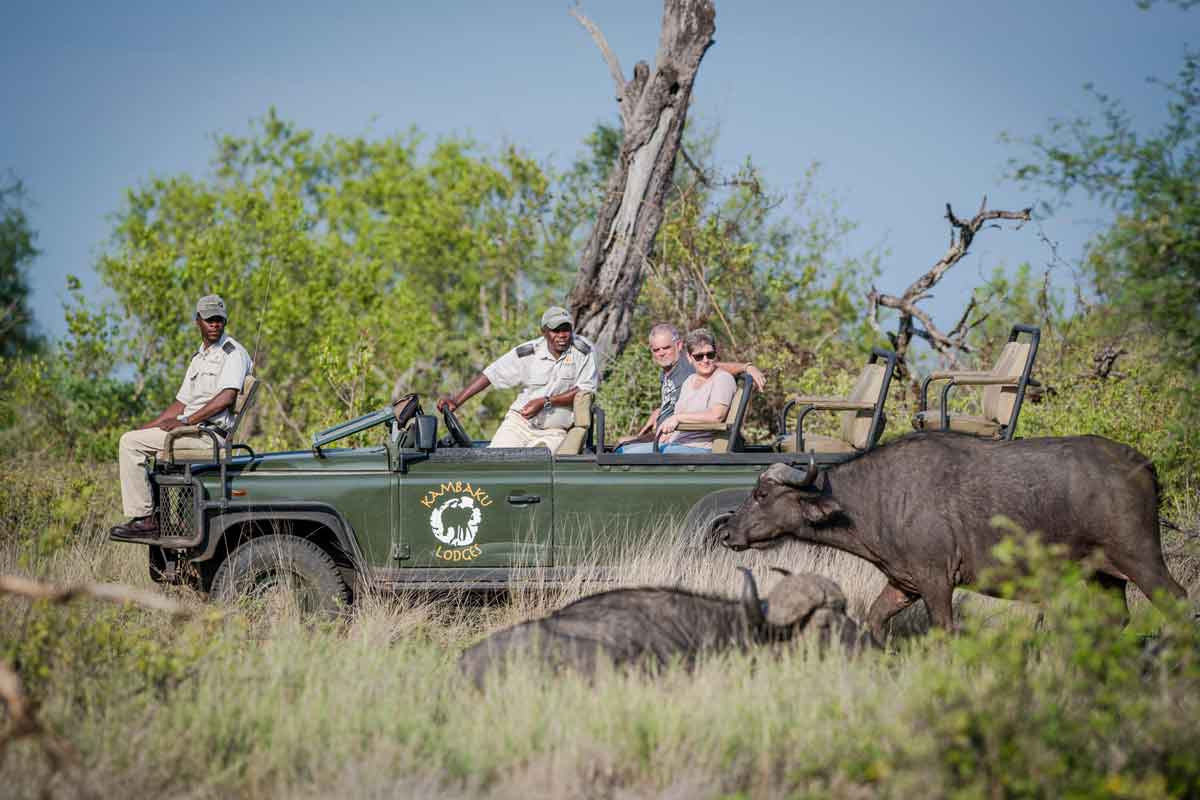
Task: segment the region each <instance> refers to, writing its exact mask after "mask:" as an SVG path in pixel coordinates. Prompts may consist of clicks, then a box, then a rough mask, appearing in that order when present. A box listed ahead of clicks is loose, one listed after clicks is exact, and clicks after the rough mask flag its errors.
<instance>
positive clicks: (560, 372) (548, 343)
mask: <svg viewBox="0 0 1200 800" xmlns="http://www.w3.org/2000/svg"><path fill="white" fill-rule="evenodd" d="M599 383H600V374H599V371H598V370H597V369H596V354H595V352H594V351H593V350H592V346H591V344H589V343H588V342H587V341H586V340H585V339H583V338H582V337H580V336H575V335H573V334H572V323H571V315H570V314H569V313H567V310H566V309H565V308H559V307H558V306H551V307H550V308H548V309H546V313H544V314H542V335H541V337H539V338H537V339H533V340H532V341H528V342H525V343H524V344H522V345H519V346H517V347H514V348H513V349H512V350H509V351H508V352H507V353H505V354H504V355H502V356H501V357H500V358H498V359H496V360H495V361H493V362H492V363H491V364H488V365H487V366H486V367H484V369H483V372H481V373H479V375H477V376H476V377H475V378H474V380H472V381H471V382H470V383H469V384H467V387H466V388H465V389H463V390H462V391H461V392H459V393H458V394H456V395H454V396H453V397H443V398H442V399H440V400H438V404H437V407H438V409H439V410H441V409H444V408H446V407H449V408H450V410H451V411H455V410H457V409H458V407H459V406H461V405H462V404H463V403H465V402H466V401H467V400H469V399H470V398H472V397H474V396H475V395H477V394H479V393H480V392H482V391H483V390H484V389H486V388H487V387H489V386H495V387H497V388H499V389H508V388H510V387H512V386H520V387H522V389H521V393H520V394H519V395H517V399H516V400H515V401H514V402H513V404H512V405H511V406H509V409H508V413H507V414H505V416H504V421H503V422H501V423H500V427H499V428H497V429H496V433H495V435H493V436H492V442H491V444H490V445H489V446H490V447H539V446H540V447H547V448H549V449H550V450H551V451H554V450H557V449H558V446H559V445H560V444H561V443H562V440H563V439H564V438H566V435H567V430H568V429H569V428H570V427H571V425H572V424H573V422H574V419H575V411H574V403H575V394H576V393H577V392H591V393H595V391H596V387H597V385H598V384H599Z"/></svg>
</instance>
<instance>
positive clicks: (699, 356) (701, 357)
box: [692, 350, 717, 361]
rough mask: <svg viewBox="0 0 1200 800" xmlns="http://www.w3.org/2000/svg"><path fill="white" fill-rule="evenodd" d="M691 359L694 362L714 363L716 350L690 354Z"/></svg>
mask: <svg viewBox="0 0 1200 800" xmlns="http://www.w3.org/2000/svg"><path fill="white" fill-rule="evenodd" d="M692 358H693V359H695V360H696V361H716V360H717V351H716V350H705V351H704V352H703V353H692Z"/></svg>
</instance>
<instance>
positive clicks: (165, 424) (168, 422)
mask: <svg viewBox="0 0 1200 800" xmlns="http://www.w3.org/2000/svg"><path fill="white" fill-rule="evenodd" d="M158 427H159V428H161V429H162V430H164V431H167V432H168V433H170V432H171V431H173V430H175V429H176V428H182V427H183V423H182V422H180V421H179V420H177V419H164V420H163V421H162V422H160V423H158Z"/></svg>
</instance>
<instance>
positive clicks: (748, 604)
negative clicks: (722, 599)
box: [738, 567, 767, 630]
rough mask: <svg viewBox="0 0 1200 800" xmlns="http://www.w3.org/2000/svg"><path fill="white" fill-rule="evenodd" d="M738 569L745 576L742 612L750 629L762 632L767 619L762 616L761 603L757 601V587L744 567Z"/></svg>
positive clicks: (752, 576)
mask: <svg viewBox="0 0 1200 800" xmlns="http://www.w3.org/2000/svg"><path fill="white" fill-rule="evenodd" d="M738 569H740V570H741V571H742V573H743V574H744V575H745V576H746V582H745V583H744V584H743V585H742V610H743V611H744V612H745V614H746V619H747V621H748V622H749V623H750V627H751V628H753V629H754V630H762V629H763V628H764V627H766V624H767V618H766V617H765V616H764V615H763V608H762V602H761V601H760V600H759V599H758V585H757V584H756V583H755V582H754V573H752V572H751V571H750V570H749V569H748V568H746V567H738Z"/></svg>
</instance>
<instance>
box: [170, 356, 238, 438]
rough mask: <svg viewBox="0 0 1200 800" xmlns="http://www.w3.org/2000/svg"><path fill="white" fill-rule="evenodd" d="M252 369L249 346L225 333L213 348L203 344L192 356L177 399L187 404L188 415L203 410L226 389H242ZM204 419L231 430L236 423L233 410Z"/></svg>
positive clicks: (185, 408)
mask: <svg viewBox="0 0 1200 800" xmlns="http://www.w3.org/2000/svg"><path fill="white" fill-rule="evenodd" d="M252 369H254V362H253V361H251V360H250V354H249V353H247V352H246V348H244V347H242V346H241V345H240V344H238V343H237V341H235V340H234V339H233V337H231V336H229V335H228V334H222V335H221V338H220V340H219V341H218V342H217V343H216V344H214V345H212V346H211V347H205V346H204V345H201V346H200V349H199V350H197V351H196V354H195V355H193V356H192V362H191V363H190V364H188V368H187V372H186V373H185V374H184V376H183V383H182V384H181V385H180V387H179V393H178V394H176V395H175V399H176V400H178V401H179V402H181V403H183V413H184V414H185V415H186V414H191V413H193V412H195V411H199V410H200V409H201V408H203V407H204V404H205V403H207V402H208V401H209V400H212V399H213V398H214V397H216V396H217V393H218V392H220V391H221V390H222V389H237V390H238V391H239V392H240V391H241V390H242V384H243V383H244V382H245V381H246V376H247V375H249V374H250V370H252ZM204 421H205V422H209V423H212V424H213V425H220V426H221V427H223V428H226V429H228V428H229V427H230V425H232V424H233V410H232V409H226V410H224V411H222V412H220V413H217V414H213V415H212V416H211V417H209V418H208V419H206V420H204Z"/></svg>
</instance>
